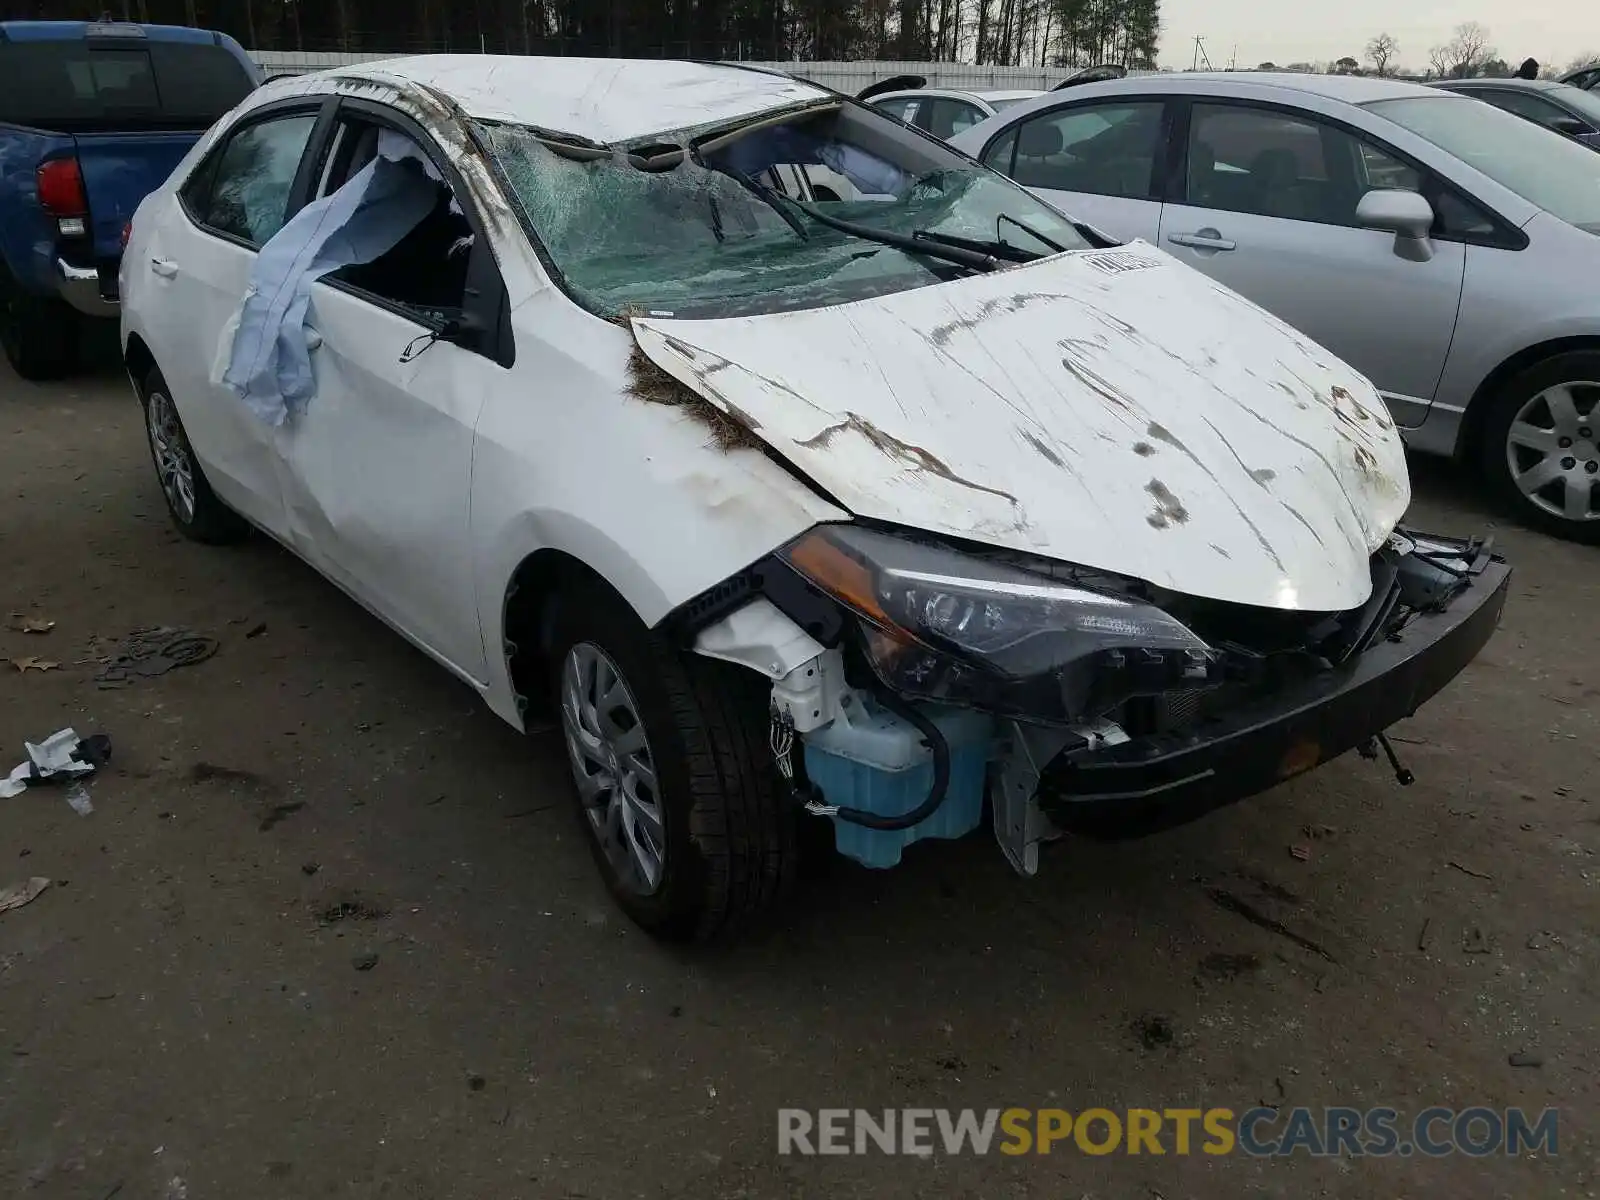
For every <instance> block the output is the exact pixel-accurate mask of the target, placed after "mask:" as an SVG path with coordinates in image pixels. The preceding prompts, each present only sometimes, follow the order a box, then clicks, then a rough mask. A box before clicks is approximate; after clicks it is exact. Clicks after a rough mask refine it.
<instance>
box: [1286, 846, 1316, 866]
mask: <svg viewBox="0 0 1600 1200" xmlns="http://www.w3.org/2000/svg"><path fill="white" fill-rule="evenodd" d="M1289 857H1290V858H1292V859H1294V860H1295V861H1296V862H1309V861H1311V847H1310V846H1306V845H1294V846H1290V847H1289Z"/></svg>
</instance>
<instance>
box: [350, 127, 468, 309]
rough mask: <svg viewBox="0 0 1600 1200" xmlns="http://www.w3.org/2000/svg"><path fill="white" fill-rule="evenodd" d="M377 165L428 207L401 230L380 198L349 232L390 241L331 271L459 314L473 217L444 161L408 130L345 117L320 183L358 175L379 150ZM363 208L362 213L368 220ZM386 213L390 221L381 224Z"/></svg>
mask: <svg viewBox="0 0 1600 1200" xmlns="http://www.w3.org/2000/svg"><path fill="white" fill-rule="evenodd" d="M380 143H381V150H382V158H383V159H384V162H383V163H382V164H380V165H379V167H378V168H376V169H379V170H382V171H384V172H385V174H386V175H387V176H388V178H387V179H383V178H382V177H380V178H379V179H378V180H377V182H378V183H379V184H380V185H381V186H382V187H383V189H384V190H385V192H394V191H398V190H400V189H406V190H408V191H411V190H414V191H415V192H416V193H417V194H418V196H417V203H416V204H415V205H412V204H409V203H408V204H406V205H405V208H406V209H407V211H409V212H412V213H415V212H418V211H420V212H421V213H422V214H423V215H422V217H421V219H420V220H417V221H415V223H413V224H411V225H410V226H409V227H408V228H406V229H405V231H404V232H403V233H402V232H401V231H400V229H398V228H393V227H392V226H393V221H394V218H393V217H392V216H390V215H389V214H388V213H387V212H386V210H385V206H384V205H383V204H382V203H377V204H373V205H372V206H371V207H370V209H368V210H365V213H364V216H365V217H366V218H367V219H369V220H370V221H371V227H370V228H368V227H363V228H362V229H360V230H357V229H355V224H356V222H355V221H353V222H352V223H351V226H350V227H349V229H348V231H347V236H348V237H349V238H350V239H351V240H352V241H355V242H358V243H365V244H369V245H372V246H374V247H387V248H386V249H383V250H382V252H381V253H378V254H376V256H375V257H372V258H371V260H370V261H367V262H362V263H356V264H354V265H351V266H347V267H341V268H340V269H339V270H337V271H335V272H334V273H333V274H332V276H331V278H333V279H339V280H343V281H344V282H345V283H348V284H350V285H351V286H352V287H356V288H360V289H361V290H362V291H364V292H367V293H370V294H371V295H373V296H377V297H379V298H380V299H383V300H387V301H389V302H390V303H393V304H398V305H401V306H403V307H405V308H408V309H412V310H414V311H416V312H418V313H420V314H423V315H425V316H427V317H429V318H430V319H445V318H448V317H451V316H456V315H459V314H460V312H461V310H462V309H463V308H464V307H465V306H466V290H467V268H468V265H469V263H470V261H471V258H472V246H473V231H472V223H471V222H470V221H468V220H467V218H466V214H465V212H464V211H463V209H462V207H461V205H460V204H459V203H458V201H457V199H456V196H455V193H454V191H453V190H452V189H451V187H450V185H449V184H448V183H446V182H445V181H444V179H443V177H442V176H441V175H440V172H439V169H438V167H437V166H436V165H435V164H434V162H433V160H432V159H431V158H429V157H428V155H427V154H426V153H425V152H424V151H423V149H422V147H421V146H419V145H418V144H417V143H416V142H415V141H413V140H412V139H411V138H410V137H409V136H407V135H405V134H401V133H398V132H395V131H393V130H389V129H386V128H380V127H379V126H378V125H375V124H371V123H368V122H365V121H347V122H345V123H344V125H343V126H342V128H340V129H339V130H338V132H337V133H336V135H335V140H334V149H333V152H332V155H331V159H330V163H329V167H328V170H327V172H326V174H325V175H324V179H323V185H322V189H321V191H322V192H323V193H324V194H331V193H332V192H335V191H337V190H338V189H339V188H340V187H342V186H345V185H346V184H348V183H351V182H352V181H355V180H357V179H358V177H359V176H361V175H362V173H363V172H364V171H365V170H367V168H369V167H371V166H373V163H374V161H375V160H376V159H378V158H379V157H380V154H379V151H380ZM362 219H363V217H362V216H358V217H357V218H356V220H357V221H360V220H362ZM385 220H387V221H388V222H389V223H390V227H389V228H380V225H381V223H382V222H384V221H385Z"/></svg>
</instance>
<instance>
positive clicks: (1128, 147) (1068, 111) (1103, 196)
mask: <svg viewBox="0 0 1600 1200" xmlns="http://www.w3.org/2000/svg"><path fill="white" fill-rule="evenodd" d="M1165 117H1166V106H1165V105H1164V104H1163V103H1162V102H1161V101H1160V100H1153V99H1136V98H1135V99H1126V100H1124V99H1115V100H1111V99H1107V100H1096V101H1091V102H1087V103H1078V104H1072V105H1062V106H1060V107H1057V108H1052V109H1048V110H1046V111H1044V112H1036V113H1032V114H1030V115H1029V116H1028V117H1027V118H1025V119H1023V120H1021V121H1018V122H1017V123H1016V124H1014V125H1011V126H1009V127H1008V128H1007V129H1006V130H1005V131H1004V132H1003V133H1001V134H1000V135H999V136H998V137H996V138H994V139H993V140H992V141H991V142H990V143H989V144H988V146H986V147H985V148H984V150H983V153H982V154H981V155H980V156H979V157H980V158H981V159H982V161H983V162H984V163H985V164H986V165H988V166H990V167H993V168H994V169H995V170H997V171H999V172H1001V173H1002V174H1004V175H1009V176H1011V178H1012V179H1014V180H1016V181H1017V182H1018V183H1020V184H1022V186H1023V187H1026V188H1028V189H1029V190H1030V191H1032V192H1034V193H1036V194H1037V195H1039V196H1040V197H1041V198H1043V199H1045V200H1047V201H1049V202H1050V203H1052V204H1054V205H1055V206H1056V207H1057V208H1059V209H1061V210H1062V211H1063V212H1065V213H1067V214H1069V215H1071V216H1074V217H1077V218H1079V219H1080V220H1082V221H1086V222H1088V223H1089V224H1090V225H1093V226H1095V227H1096V228H1097V229H1101V230H1103V231H1104V232H1106V233H1107V234H1109V235H1111V236H1112V237H1115V238H1118V239H1120V240H1122V241H1132V240H1133V239H1134V238H1143V239H1144V240H1146V241H1148V242H1154V241H1155V240H1156V236H1157V233H1158V231H1159V229H1160V227H1161V200H1160V199H1159V197H1160V195H1161V191H1160V187H1161V178H1162V165H1163V162H1162V160H1163V153H1162V148H1163V146H1164V145H1165V142H1164V139H1163V126H1164V123H1165Z"/></svg>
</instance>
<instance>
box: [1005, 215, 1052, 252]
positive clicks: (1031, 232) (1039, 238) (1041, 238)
mask: <svg viewBox="0 0 1600 1200" xmlns="http://www.w3.org/2000/svg"><path fill="white" fill-rule="evenodd" d="M1001 221H1009V222H1011V224H1013V225H1015V226H1016V227H1017V228H1018V229H1020V230H1022V232H1023V233H1025V234H1027V235H1028V236H1029V237H1031V238H1032V239H1033V240H1034V241H1036V242H1043V243H1044V244H1045V245H1046V246H1049V247H1050V249H1051V250H1052V251H1053V252H1054V253H1056V254H1064V253H1066V249H1067V248H1066V247H1065V246H1063V245H1062V244H1061V243H1060V242H1058V241H1056V240H1055V239H1054V238H1047V237H1045V235H1044V234H1042V233H1040V232H1039V231H1038V230H1037V229H1035V228H1034V227H1033V226H1031V225H1024V224H1023V223H1022V222H1021V221H1020V220H1018V219H1017V218H1016V217H1013V216H1012V215H1011V214H1010V213H1001V214H1000V215H999V216H998V217H996V218H995V219H994V236H995V237H996V238H997V239H998V238H999V237H1000V222H1001Z"/></svg>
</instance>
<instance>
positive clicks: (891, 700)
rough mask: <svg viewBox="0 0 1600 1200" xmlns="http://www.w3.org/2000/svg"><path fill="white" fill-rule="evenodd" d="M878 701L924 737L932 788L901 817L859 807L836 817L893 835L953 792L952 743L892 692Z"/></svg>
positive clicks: (925, 815) (916, 822)
mask: <svg viewBox="0 0 1600 1200" xmlns="http://www.w3.org/2000/svg"><path fill="white" fill-rule="evenodd" d="M877 699H878V701H879V703H881V704H882V705H883V706H884V707H885V708H887V709H888V710H889V711H890V712H892V713H894V715H895V716H897V717H904V718H905V719H906V720H907V721H910V722H911V724H913V725H915V726H916V727H917V731H918V732H919V733H921V734H922V740H923V742H924V743H925V744H926V745H927V747H928V748H929V749H930V750H932V751H933V786H932V787H930V788H929V789H928V798H927V799H926V800H924V801H923V802H922V803H921V804H919V805H917V807H916V808H913V809H912V810H911V811H910V812H908V813H902V814H901V815H900V816H898V817H883V816H879V815H878V814H877V813H869V812H862V811H861V810H860V809H859V808H841V809H839V810H838V811H837V812H835V813H834V814H833V815H834V816H836V817H838V818H839V820H841V821H848V822H849V823H850V824H852V825H861V826H864V827H866V828H867V829H879V830H882V831H884V832H885V833H892V832H894V831H895V830H897V829H910V828H911V827H912V826H913V825H920V824H921V823H922V822H923V821H926V820H927V819H928V818H929V817H931V816H933V814H934V813H936V812H938V811H939V806H940V805H941V804H943V803H944V795H945V792H947V791H948V790H949V789H950V743H949V742H947V741H945V739H944V734H942V733H940V732H939V727H938V726H937V725H935V724H934V723H933V722H932V721H930V720H929V719H928V718H927V717H926V716H924V715H923V714H922V713H920V712H918V711H917V710H916V709H915V708H914V707H912V706H911V705H910V704H908V703H906V701H904V700H902V699H901V698H900V697H899V696H897V695H895V694H894V693H893V692H890V691H887V690H886V691H884V692H883V693H882V694H880V695H879V696H878V697H877Z"/></svg>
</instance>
